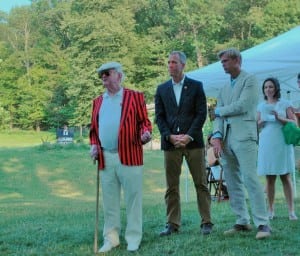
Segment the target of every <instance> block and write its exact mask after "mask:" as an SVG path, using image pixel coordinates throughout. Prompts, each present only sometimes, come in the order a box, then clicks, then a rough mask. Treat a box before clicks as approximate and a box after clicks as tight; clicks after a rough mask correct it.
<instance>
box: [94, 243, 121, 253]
mask: <svg viewBox="0 0 300 256" xmlns="http://www.w3.org/2000/svg"><path fill="white" fill-rule="evenodd" d="M117 246H119V244H116V245H112V244H111V243H110V242H109V241H107V242H105V243H104V244H103V245H102V247H101V248H100V249H99V251H98V252H100V253H104V252H109V251H110V250H111V249H113V248H115V247H117Z"/></svg>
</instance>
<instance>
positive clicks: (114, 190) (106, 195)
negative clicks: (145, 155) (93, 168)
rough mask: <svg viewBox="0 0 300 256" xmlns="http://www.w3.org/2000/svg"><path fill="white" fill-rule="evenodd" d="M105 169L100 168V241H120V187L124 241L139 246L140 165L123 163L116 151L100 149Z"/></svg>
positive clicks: (140, 220)
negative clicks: (123, 215) (101, 231)
mask: <svg viewBox="0 0 300 256" xmlns="http://www.w3.org/2000/svg"><path fill="white" fill-rule="evenodd" d="M104 160H105V169H104V170H103V171H100V179H101V189H102V198H103V214H104V228H103V237H104V243H105V242H107V241H109V242H110V243H111V244H112V245H117V244H119V243H120V241H119V236H120V231H121V221H120V208H121V206H120V201H121V189H123V192H124V200H125V205H126V215H127V216H126V217H127V218H126V220H127V225H126V229H125V239H126V241H127V243H128V244H130V245H136V246H139V244H140V242H141V240H142V182H143V166H125V165H122V164H121V163H120V159H119V155H118V153H110V152H108V151H104Z"/></svg>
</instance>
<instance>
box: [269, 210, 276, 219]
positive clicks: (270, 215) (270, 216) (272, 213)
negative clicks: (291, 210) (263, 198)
mask: <svg viewBox="0 0 300 256" xmlns="http://www.w3.org/2000/svg"><path fill="white" fill-rule="evenodd" d="M274 218H275V214H274V211H270V212H269V220H273V219H274Z"/></svg>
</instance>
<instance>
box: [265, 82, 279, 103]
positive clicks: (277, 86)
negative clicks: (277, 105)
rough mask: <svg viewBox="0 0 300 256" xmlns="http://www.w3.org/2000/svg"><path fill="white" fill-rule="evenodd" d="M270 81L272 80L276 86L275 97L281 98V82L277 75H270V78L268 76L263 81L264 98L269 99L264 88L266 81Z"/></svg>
mask: <svg viewBox="0 0 300 256" xmlns="http://www.w3.org/2000/svg"><path fill="white" fill-rule="evenodd" d="M268 81H270V82H272V84H274V86H275V94H274V98H276V99H279V98H280V97H281V93H280V83H279V81H278V79H277V78H275V77H269V78H267V79H266V80H265V81H264V82H263V86H262V92H263V94H264V99H265V100H266V99H267V96H266V95H265V91H264V88H265V83H266V82H268Z"/></svg>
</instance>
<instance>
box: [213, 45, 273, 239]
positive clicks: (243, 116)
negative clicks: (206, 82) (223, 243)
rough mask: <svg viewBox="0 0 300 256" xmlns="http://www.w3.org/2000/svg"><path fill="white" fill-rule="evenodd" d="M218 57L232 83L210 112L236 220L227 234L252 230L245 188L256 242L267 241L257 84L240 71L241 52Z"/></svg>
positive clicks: (249, 76) (221, 93)
mask: <svg viewBox="0 0 300 256" xmlns="http://www.w3.org/2000/svg"><path fill="white" fill-rule="evenodd" d="M218 57H219V59H220V61H221V63H222V65H223V68H224V70H225V72H226V73H228V74H230V83H228V84H227V85H225V86H224V87H223V88H222V89H221V91H220V94H219V96H218V99H217V106H216V108H215V109H214V111H212V112H211V118H212V120H214V124H213V126H214V135H213V140H212V144H213V147H214V153H215V155H216V156H217V157H221V163H222V165H223V169H224V175H225V179H226V183H227V188H228V193H229V198H230V206H231V208H232V210H233V212H234V213H235V215H236V218H237V219H236V224H235V225H234V226H233V228H232V229H230V230H227V231H225V232H224V234H225V235H231V234H235V233H239V232H242V231H250V230H251V225H250V216H249V211H248V207H247V203H246V195H245V191H244V187H245V188H246V189H247V192H248V195H249V202H250V206H251V213H252V215H253V216H252V217H253V222H254V224H255V226H256V227H257V228H258V233H257V235H256V238H257V239H262V238H266V237H268V236H270V235H271V230H270V228H269V226H268V215H267V210H266V203H265V199H264V192H263V188H262V185H261V184H260V182H259V179H258V176H257V175H256V162H257V126H256V107H257V104H258V93H259V88H258V84H257V80H256V78H255V76H253V75H250V74H248V73H247V72H245V71H243V70H242V69H241V62H242V57H241V54H240V52H239V51H238V50H236V49H234V48H230V49H227V50H224V51H221V52H220V53H219V54H218Z"/></svg>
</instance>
